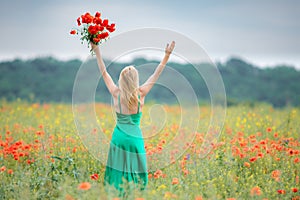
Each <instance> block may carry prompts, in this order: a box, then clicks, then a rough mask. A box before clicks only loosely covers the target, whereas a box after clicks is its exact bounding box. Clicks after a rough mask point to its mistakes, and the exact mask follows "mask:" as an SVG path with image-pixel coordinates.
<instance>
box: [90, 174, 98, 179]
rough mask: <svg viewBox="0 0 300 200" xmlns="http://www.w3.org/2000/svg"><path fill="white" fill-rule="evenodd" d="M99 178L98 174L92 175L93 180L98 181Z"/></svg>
mask: <svg viewBox="0 0 300 200" xmlns="http://www.w3.org/2000/svg"><path fill="white" fill-rule="evenodd" d="M98 178H99V175H98V174H93V175H91V179H92V180H95V181H96V180H98Z"/></svg>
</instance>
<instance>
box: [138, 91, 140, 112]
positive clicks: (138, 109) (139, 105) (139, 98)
mask: <svg viewBox="0 0 300 200" xmlns="http://www.w3.org/2000/svg"><path fill="white" fill-rule="evenodd" d="M138 97H139V101H138V111H137V113H139V112H140V94H139V95H138Z"/></svg>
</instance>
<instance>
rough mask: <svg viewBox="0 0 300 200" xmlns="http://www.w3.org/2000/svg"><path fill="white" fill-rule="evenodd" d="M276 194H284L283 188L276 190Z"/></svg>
mask: <svg viewBox="0 0 300 200" xmlns="http://www.w3.org/2000/svg"><path fill="white" fill-rule="evenodd" d="M277 192H278V194H285V190H277Z"/></svg>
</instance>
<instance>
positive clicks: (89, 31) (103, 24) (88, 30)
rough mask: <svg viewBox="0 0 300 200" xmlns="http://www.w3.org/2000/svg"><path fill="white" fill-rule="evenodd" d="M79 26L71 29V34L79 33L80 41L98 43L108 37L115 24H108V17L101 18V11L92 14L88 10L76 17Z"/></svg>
mask: <svg viewBox="0 0 300 200" xmlns="http://www.w3.org/2000/svg"><path fill="white" fill-rule="evenodd" d="M77 25H78V27H79V28H76V29H73V30H71V32H70V34H72V35H75V34H77V35H81V38H80V40H81V43H83V42H84V41H86V42H87V43H88V47H89V44H90V42H92V43H94V44H96V45H98V44H100V43H102V42H103V41H106V40H107V39H108V38H109V34H110V33H112V32H114V31H115V24H114V23H112V24H109V22H108V19H101V13H100V12H96V14H95V15H94V16H92V15H91V14H90V13H89V12H87V13H85V14H84V15H81V16H80V17H78V18H77Z"/></svg>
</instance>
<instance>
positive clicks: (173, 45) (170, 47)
mask: <svg viewBox="0 0 300 200" xmlns="http://www.w3.org/2000/svg"><path fill="white" fill-rule="evenodd" d="M174 47H175V41H172V42H171V44H170V45H169V44H167V46H166V49H165V53H166V54H167V55H170V54H171V53H172V52H173V49H174Z"/></svg>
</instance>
